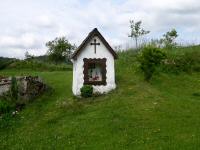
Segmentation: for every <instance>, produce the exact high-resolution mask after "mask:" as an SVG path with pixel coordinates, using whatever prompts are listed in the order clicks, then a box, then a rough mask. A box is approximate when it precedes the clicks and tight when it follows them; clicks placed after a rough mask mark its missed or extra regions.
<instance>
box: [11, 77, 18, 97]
mask: <svg viewBox="0 0 200 150" xmlns="http://www.w3.org/2000/svg"><path fill="white" fill-rule="evenodd" d="M10 96H11V99H12V100H13V101H16V100H17V99H18V85H17V79H16V78H15V77H12V79H11V87H10Z"/></svg>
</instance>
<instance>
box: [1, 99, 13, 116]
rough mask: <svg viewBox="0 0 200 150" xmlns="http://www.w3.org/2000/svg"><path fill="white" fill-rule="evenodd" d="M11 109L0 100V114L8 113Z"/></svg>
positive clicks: (5, 102)
mask: <svg viewBox="0 0 200 150" xmlns="http://www.w3.org/2000/svg"><path fill="white" fill-rule="evenodd" d="M11 109H12V106H11V105H10V104H9V103H8V102H7V101H4V100H0V114H4V113H8V112H9V111H10V110H11Z"/></svg>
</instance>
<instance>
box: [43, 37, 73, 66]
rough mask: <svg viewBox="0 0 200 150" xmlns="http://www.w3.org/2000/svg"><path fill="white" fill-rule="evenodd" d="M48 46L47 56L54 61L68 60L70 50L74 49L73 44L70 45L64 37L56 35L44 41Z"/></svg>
mask: <svg viewBox="0 0 200 150" xmlns="http://www.w3.org/2000/svg"><path fill="white" fill-rule="evenodd" d="M46 46H47V47H48V51H47V55H48V58H49V59H50V60H51V61H53V62H55V63H59V62H64V61H65V60H67V61H68V62H69V61H70V56H71V54H72V51H73V50H74V49H75V45H72V44H71V43H70V42H69V41H68V40H67V39H66V38H65V37H57V38H55V39H54V40H52V41H49V42H47V43H46Z"/></svg>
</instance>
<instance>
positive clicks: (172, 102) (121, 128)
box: [0, 47, 200, 150]
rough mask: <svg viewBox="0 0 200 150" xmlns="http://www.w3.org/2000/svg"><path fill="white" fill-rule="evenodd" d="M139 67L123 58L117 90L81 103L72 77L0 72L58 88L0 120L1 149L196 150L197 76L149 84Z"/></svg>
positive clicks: (163, 77)
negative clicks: (34, 78) (29, 77)
mask: <svg viewBox="0 0 200 150" xmlns="http://www.w3.org/2000/svg"><path fill="white" fill-rule="evenodd" d="M191 49H192V51H193V50H194V49H195V50H194V51H195V52H198V54H199V47H197V48H196V47H195V48H191V47H190V48H186V49H184V51H187V52H191ZM180 52H182V49H177V50H175V51H174V53H180ZM198 54H197V56H198ZM137 66H138V64H137V62H136V56H135V53H134V52H132V51H128V52H122V53H119V59H118V60H117V62H116V81H117V89H116V90H114V91H113V92H111V93H109V94H107V95H103V96H99V97H93V98H89V99H81V100H79V99H78V101H77V98H75V97H74V96H73V95H72V92H71V82H72V72H71V71H42V72H41V71H30V70H29V71H27V70H23V69H21V70H17V69H16V70H15V69H6V70H2V71H0V75H21V74H26V75H39V76H41V77H42V78H43V79H44V80H45V82H46V83H47V84H49V85H50V86H51V87H53V88H54V92H53V93H46V94H45V95H43V96H42V97H40V98H38V99H37V100H36V101H35V102H32V103H30V104H29V105H27V106H26V108H25V109H24V110H23V111H21V112H20V113H19V115H17V117H13V118H11V119H8V120H6V119H1V120H0V149H137V150H138V149H142V150H143V149H147V150H149V149H153V150H155V149H198V148H199V147H200V141H199V139H200V127H199V124H200V117H199V114H200V96H199V95H200V94H199V93H200V91H199V87H200V80H199V79H200V74H199V72H189V73H185V72H180V73H178V74H176V73H174V72H170V73H167V72H161V73H160V74H156V75H155V76H154V77H153V79H152V80H151V82H150V83H147V82H145V81H144V80H143V76H142V74H141V73H140V72H139V71H138V69H137Z"/></svg>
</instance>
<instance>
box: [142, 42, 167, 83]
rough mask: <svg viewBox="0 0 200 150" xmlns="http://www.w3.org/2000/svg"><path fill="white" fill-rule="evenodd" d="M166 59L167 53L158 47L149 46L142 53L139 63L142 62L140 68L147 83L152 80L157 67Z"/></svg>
mask: <svg viewBox="0 0 200 150" xmlns="http://www.w3.org/2000/svg"><path fill="white" fill-rule="evenodd" d="M164 58H165V53H164V52H162V51H161V49H159V48H156V47H152V46H147V47H145V48H144V49H143V50H142V51H141V53H140V55H139V57H138V61H139V62H140V68H141V70H142V71H143V73H144V77H145V80H146V81H149V80H150V79H151V78H152V76H153V74H154V72H155V70H156V67H157V66H159V65H160V64H161V62H162V61H163V60H164Z"/></svg>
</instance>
